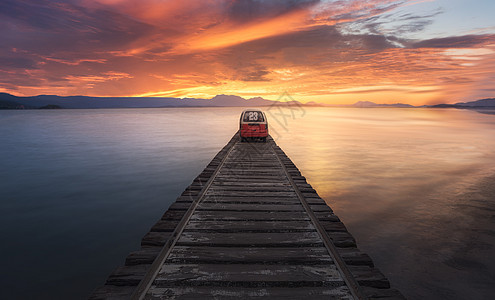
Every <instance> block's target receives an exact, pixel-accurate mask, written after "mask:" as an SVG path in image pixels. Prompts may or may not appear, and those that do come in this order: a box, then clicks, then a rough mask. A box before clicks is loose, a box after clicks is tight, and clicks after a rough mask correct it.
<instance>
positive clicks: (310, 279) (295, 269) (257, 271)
mask: <svg viewBox="0 0 495 300" xmlns="http://www.w3.org/2000/svg"><path fill="white" fill-rule="evenodd" d="M153 285H154V286H156V287H174V286H224V287H295V286H297V287H304V286H306V287H308V286H309V287H318V286H320V287H321V286H328V287H337V286H343V285H344V282H343V280H342V278H341V276H340V274H339V272H338V271H337V269H336V267H335V266H334V265H329V266H320V265H312V266H306V265H263V264H165V265H163V266H162V268H161V270H160V272H159V274H158V276H157V277H156V279H155V281H154V282H153Z"/></svg>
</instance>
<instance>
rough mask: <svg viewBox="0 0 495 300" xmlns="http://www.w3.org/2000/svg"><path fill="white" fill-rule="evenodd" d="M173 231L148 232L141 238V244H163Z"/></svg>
mask: <svg viewBox="0 0 495 300" xmlns="http://www.w3.org/2000/svg"><path fill="white" fill-rule="evenodd" d="M171 235H172V232H151V231H150V232H148V233H147V234H146V235H145V236H144V237H143V239H142V240H141V246H163V245H165V242H167V240H168V239H169V238H170V236H171Z"/></svg>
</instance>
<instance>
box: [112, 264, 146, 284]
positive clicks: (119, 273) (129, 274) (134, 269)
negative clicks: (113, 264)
mask: <svg viewBox="0 0 495 300" xmlns="http://www.w3.org/2000/svg"><path fill="white" fill-rule="evenodd" d="M149 267H150V265H136V266H125V267H119V268H117V269H116V270H115V271H113V273H112V274H110V276H108V279H107V282H106V284H108V285H115V286H136V285H138V284H139V282H140V281H141V279H142V278H143V276H144V274H145V273H146V272H147V271H148V269H149Z"/></svg>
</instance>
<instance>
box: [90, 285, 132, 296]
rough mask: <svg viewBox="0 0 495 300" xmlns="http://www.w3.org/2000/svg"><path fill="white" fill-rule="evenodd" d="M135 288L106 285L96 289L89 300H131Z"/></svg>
mask: <svg viewBox="0 0 495 300" xmlns="http://www.w3.org/2000/svg"><path fill="white" fill-rule="evenodd" d="M135 288H136V287H135V286H116V285H104V286H102V287H100V288H98V289H96V290H95V291H94V292H93V294H92V295H91V296H90V297H89V300H121V299H129V298H130V297H131V295H132V293H133V292H134V290H135Z"/></svg>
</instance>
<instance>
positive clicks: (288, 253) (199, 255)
mask: <svg viewBox="0 0 495 300" xmlns="http://www.w3.org/2000/svg"><path fill="white" fill-rule="evenodd" d="M167 262H170V263H175V264H179V263H180V264H199V263H206V264H222V263H223V264H227V263H236V264H305V265H315V264H316V265H317V264H325V265H328V264H333V260H332V258H331V257H330V255H329V254H328V251H327V249H326V248H325V247H311V248H308V247H299V248H294V247H290V248H284V247H277V248H266V247H199V246H191V247H186V246H177V247H175V248H174V249H173V251H172V253H171V254H170V256H169V258H168V260H167Z"/></svg>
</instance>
